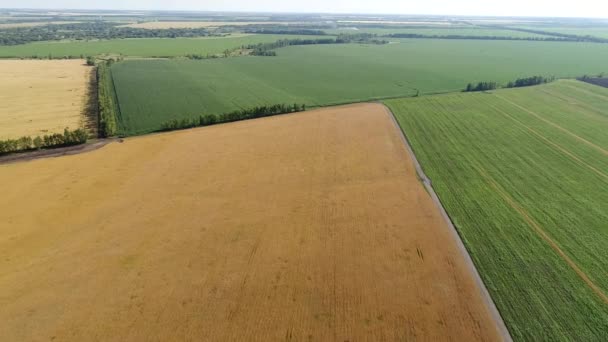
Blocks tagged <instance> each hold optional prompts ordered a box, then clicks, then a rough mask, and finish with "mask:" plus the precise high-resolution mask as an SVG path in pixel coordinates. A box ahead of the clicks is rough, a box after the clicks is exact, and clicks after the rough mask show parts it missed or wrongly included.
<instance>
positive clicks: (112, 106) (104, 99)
mask: <svg viewBox="0 0 608 342" xmlns="http://www.w3.org/2000/svg"><path fill="white" fill-rule="evenodd" d="M110 65H111V63H110V62H104V61H100V62H99V63H98V65H97V95H98V96H97V98H98V101H99V136H101V137H104V138H106V137H111V136H114V135H116V133H117V132H118V118H119V117H121V115H120V108H119V107H118V100H117V98H116V91H115V89H114V79H113V77H112V71H111V70H110Z"/></svg>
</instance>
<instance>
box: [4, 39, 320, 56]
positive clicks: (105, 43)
mask: <svg viewBox="0 0 608 342" xmlns="http://www.w3.org/2000/svg"><path fill="white" fill-rule="evenodd" d="M310 37H311V36H297V35H271V34H264V35H262V34H260V35H235V36H228V37H205V38H156V39H155V38H143V39H112V40H92V41H59V42H37V43H30V44H24V45H14V46H0V58H14V57H32V56H37V57H42V58H46V57H48V56H49V55H51V56H53V57H62V56H80V55H84V56H95V55H102V54H117V55H118V54H122V55H125V56H134V57H175V56H184V55H186V54H201V55H206V54H220V53H222V52H224V50H226V49H232V48H238V47H240V46H242V45H247V44H257V43H270V42H275V41H277V40H279V39H293V38H310ZM313 37H314V36H313Z"/></svg>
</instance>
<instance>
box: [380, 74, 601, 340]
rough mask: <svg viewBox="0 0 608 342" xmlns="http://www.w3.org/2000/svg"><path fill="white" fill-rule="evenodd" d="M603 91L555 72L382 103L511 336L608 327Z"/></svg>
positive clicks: (591, 335) (573, 336) (592, 334)
mask: <svg viewBox="0 0 608 342" xmlns="http://www.w3.org/2000/svg"><path fill="white" fill-rule="evenodd" d="M603 96H608V89H604V88H600V87H596V86H593V85H589V84H586V83H582V82H578V81H570V80H561V81H556V82H554V83H550V84H547V85H542V86H535V87H526V88H518V89H508V90H507V89H505V90H498V91H494V92H492V93H457V94H449V95H437V96H429V97H420V98H412V99H400V100H389V101H386V104H387V105H388V106H389V107H390V108H391V109H392V111H393V112H394V113H395V115H396V117H397V120H398V121H399V123H400V125H401V127H402V129H403V130H404V132H405V134H406V135H407V136H408V139H409V140H410V142H411V144H412V146H413V148H414V151H415V152H416V155H417V157H418V159H419V160H420V162H421V164H422V166H423V168H424V171H425V173H426V174H427V175H428V176H429V177H430V179H431V180H432V181H433V187H434V189H435V190H436V191H437V193H438V195H439V197H440V198H441V201H442V203H443V205H444V207H445V208H446V210H447V211H448V213H449V215H450V217H451V219H452V221H453V222H454V224H455V226H456V228H457V229H458V232H459V234H460V235H461V237H462V239H463V241H464V243H465V245H466V247H467V249H468V250H469V253H470V255H471V257H472V259H473V261H474V262H475V265H476V267H477V269H478V270H479V272H480V274H481V276H482V278H483V280H484V283H485V284H486V286H487V288H488V290H489V291H490V293H491V295H492V298H493V299H494V302H495V303H496V305H497V307H498V309H499V311H500V313H501V315H502V317H503V319H504V320H505V323H506V324H507V327H508V329H509V331H510V333H511V336H512V337H513V338H514V340H531V341H538V340H543V341H549V340H550V341H602V340H604V339H605V337H606V336H607V335H608V302H607V299H606V294H607V293H608V272H606V270H608V242H607V241H608V225H607V224H606V223H607V222H608V191H606V189H607V188H608V177H607V174H608V172H606V170H608V158H607V157H606V155H605V154H604V153H602V150H600V149H603V150H605V149H607V148H608V136H607V135H606V134H605V132H607V131H608V117H607V116H606V114H607V113H608V102H606V101H605V100H604V101H602V99H601V97H603ZM532 113H534V115H533V114H532ZM579 138H582V139H584V140H585V141H587V142H590V143H592V144H593V145H590V144H588V143H585V142H584V141H582V140H581V139H579ZM597 147H599V148H600V149H598V148H597Z"/></svg>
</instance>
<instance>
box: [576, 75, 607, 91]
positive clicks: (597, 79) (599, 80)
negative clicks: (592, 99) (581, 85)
mask: <svg viewBox="0 0 608 342" xmlns="http://www.w3.org/2000/svg"><path fill="white" fill-rule="evenodd" d="M578 80H579V81H583V82H587V83H591V84H595V85H597V86H600V87H605V88H608V78H606V77H605V74H604V73H600V74H598V75H597V76H589V75H584V76H582V77H579V78H578Z"/></svg>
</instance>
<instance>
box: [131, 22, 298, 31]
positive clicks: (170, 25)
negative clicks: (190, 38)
mask: <svg viewBox="0 0 608 342" xmlns="http://www.w3.org/2000/svg"><path fill="white" fill-rule="evenodd" d="M297 24H298V23H297V22H286V21H150V22H145V23H135V24H129V25H125V26H126V27H134V28H143V29H150V30H152V29H183V28H205V27H222V26H247V25H297Z"/></svg>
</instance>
